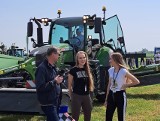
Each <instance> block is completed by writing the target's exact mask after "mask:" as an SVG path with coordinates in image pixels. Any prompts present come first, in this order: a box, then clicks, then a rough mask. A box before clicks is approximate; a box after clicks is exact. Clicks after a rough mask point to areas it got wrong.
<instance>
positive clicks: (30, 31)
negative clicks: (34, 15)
mask: <svg viewBox="0 0 160 121" xmlns="http://www.w3.org/2000/svg"><path fill="white" fill-rule="evenodd" d="M32 35H33V23H32V22H28V24H27V37H31V36H32Z"/></svg>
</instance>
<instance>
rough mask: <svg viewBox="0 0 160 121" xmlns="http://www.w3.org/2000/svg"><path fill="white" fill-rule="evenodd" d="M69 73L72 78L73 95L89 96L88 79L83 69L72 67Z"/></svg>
mask: <svg viewBox="0 0 160 121" xmlns="http://www.w3.org/2000/svg"><path fill="white" fill-rule="evenodd" d="M69 73H70V74H71V75H72V76H73V86H72V87H73V93H76V94H78V95H87V94H89V77H88V75H87V72H86V71H85V69H84V68H78V67H73V68H72V69H71V70H70V72H69Z"/></svg>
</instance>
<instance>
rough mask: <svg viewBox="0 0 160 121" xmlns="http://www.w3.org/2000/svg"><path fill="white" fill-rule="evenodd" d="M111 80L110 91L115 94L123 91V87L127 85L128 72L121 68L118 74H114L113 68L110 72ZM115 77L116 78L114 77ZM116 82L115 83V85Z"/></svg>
mask: <svg viewBox="0 0 160 121" xmlns="http://www.w3.org/2000/svg"><path fill="white" fill-rule="evenodd" d="M108 72H109V78H110V80H111V86H110V90H112V91H113V92H116V91H121V90H122V89H121V87H122V85H123V84H126V80H127V79H126V73H127V70H126V69H125V68H120V70H119V72H118V74H117V72H114V67H111V68H110V69H109V70H108ZM113 76H114V77H113ZM114 80H115V83H114Z"/></svg>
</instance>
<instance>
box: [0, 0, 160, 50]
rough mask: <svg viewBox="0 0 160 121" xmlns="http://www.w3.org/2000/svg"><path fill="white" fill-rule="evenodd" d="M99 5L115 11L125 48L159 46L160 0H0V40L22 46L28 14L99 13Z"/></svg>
mask: <svg viewBox="0 0 160 121" xmlns="http://www.w3.org/2000/svg"><path fill="white" fill-rule="evenodd" d="M102 6H106V8H107V12H106V18H108V17H110V16H113V15H115V14H117V15H118V17H119V19H120V22H121V25H122V29H123V33H124V38H125V42H126V47H127V51H128V52H134V51H140V50H142V48H147V49H148V50H153V49H154V47H155V46H160V15H159V11H160V0H152V1H151V0H148V1H147V0H132V1H131V0H1V2H0V42H3V43H4V44H6V45H7V47H9V46H10V45H11V44H12V43H16V45H18V46H20V47H23V48H24V47H26V42H25V41H26V30H27V22H28V21H29V19H30V18H31V17H37V18H42V17H48V18H55V17H57V10H58V9H61V10H62V17H69V16H83V15H85V14H90V15H92V14H97V16H102V15H103V14H102V11H101V9H102ZM45 32H46V33H47V30H46V31H45ZM47 39H48V38H47ZM44 40H45V38H44ZM30 48H31V42H30Z"/></svg>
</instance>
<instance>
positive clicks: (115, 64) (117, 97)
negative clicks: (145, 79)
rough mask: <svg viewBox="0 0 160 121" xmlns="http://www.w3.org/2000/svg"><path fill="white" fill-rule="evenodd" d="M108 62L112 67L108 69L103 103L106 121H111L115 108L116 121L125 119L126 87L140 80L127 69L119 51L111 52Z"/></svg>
mask: <svg viewBox="0 0 160 121" xmlns="http://www.w3.org/2000/svg"><path fill="white" fill-rule="evenodd" d="M110 64H111V66H112V67H111V68H110V69H109V70H108V72H109V83H108V87H107V92H106V99H105V103H104V105H105V106H106V121H112V118H113V114H114V111H115V109H116V108H117V113H118V121H125V112H126V104H127V99H126V88H129V87H131V86H134V85H137V84H139V83H140V82H139V80H138V79H137V78H136V77H135V76H133V75H132V74H131V73H130V72H129V71H128V69H127V68H126V65H125V62H124V60H123V57H122V55H121V54H120V53H118V52H116V53H112V54H111V57H110Z"/></svg>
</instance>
